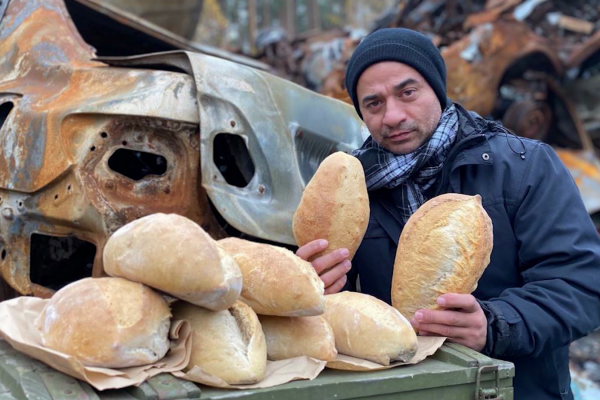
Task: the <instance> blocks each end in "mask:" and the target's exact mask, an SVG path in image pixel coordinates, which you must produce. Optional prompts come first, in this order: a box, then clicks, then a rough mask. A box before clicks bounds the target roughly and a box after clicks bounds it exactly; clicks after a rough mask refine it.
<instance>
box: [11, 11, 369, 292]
mask: <svg viewBox="0 0 600 400" xmlns="http://www.w3.org/2000/svg"><path fill="white" fill-rule="evenodd" d="M1 4H4V5H6V2H3V3H1ZM3 11H4V13H3V15H2V19H1V21H0V140H1V143H2V145H1V146H0V153H1V156H0V214H1V216H0V245H1V248H0V271H1V273H2V274H1V275H2V277H3V278H4V280H6V282H8V284H9V285H10V286H11V287H13V288H14V289H15V290H16V291H17V292H18V293H21V294H34V295H37V296H42V297H46V296H49V295H51V294H52V293H53V290H56V289H58V288H60V287H62V286H64V285H65V284H67V283H69V282H71V281H74V280H76V279H80V278H83V277H86V276H95V277H98V276H102V275H103V273H104V272H103V269H102V250H103V247H104V244H105V242H106V240H107V239H108V237H109V236H110V235H111V234H112V233H113V232H114V231H115V230H116V229H118V228H119V227H120V226H122V225H123V224H126V223H128V222H130V221H132V220H134V219H136V218H139V217H141V216H144V215H148V214H151V213H156V212H164V213H178V214H182V215H185V216H187V217H189V218H191V219H193V220H194V221H196V222H197V223H199V224H200V225H201V226H202V227H203V228H204V229H205V230H206V231H208V232H209V233H210V234H211V235H212V236H213V237H215V238H219V237H222V236H225V235H228V234H231V233H232V232H235V233H236V234H238V235H240V236H242V235H246V236H250V237H253V238H257V239H261V240H265V241H272V242H277V243H281V244H289V245H293V244H294V239H293V236H292V232H291V219H292V215H293V212H294V210H295V208H296V206H297V204H298V202H299V200H300V196H301V193H302V190H303V187H304V185H305V184H306V183H307V182H308V180H309V179H310V177H311V176H312V174H313V173H314V171H315V170H316V167H317V166H318V164H319V163H320V161H321V160H322V159H323V158H324V157H326V156H327V155H328V154H329V153H330V152H332V151H336V150H347V149H350V148H354V147H357V146H358V145H360V143H361V140H362V138H361V129H362V123H361V122H360V120H358V118H357V117H356V116H355V114H354V113H353V110H352V108H351V107H350V106H347V105H345V104H343V103H341V102H338V101H335V100H333V99H330V98H327V97H324V96H321V95H318V94H316V93H313V92H310V91H308V90H306V89H303V88H301V87H299V86H297V85H294V84H292V83H290V82H288V81H285V80H283V79H280V78H277V77H275V76H272V75H270V74H268V73H266V72H264V71H261V70H259V69H257V68H253V67H250V66H248V65H242V64H240V63H237V62H233V61H230V60H226V59H223V58H217V57H212V56H208V55H205V54H200V53H194V52H184V51H178V52H170V53H157V54H152V55H148V56H137V57H129V58H123V57H121V58H104V59H98V58H96V55H95V52H94V49H93V48H91V47H90V46H89V45H88V44H86V43H85V42H84V40H83V39H82V38H81V37H80V35H79V33H78V32H77V30H76V28H75V26H74V25H73V23H72V21H71V19H70V16H69V14H68V12H67V9H66V8H65V4H64V3H63V2H62V1H61V0H11V1H9V2H8V5H7V7H6V8H5V10H3Z"/></svg>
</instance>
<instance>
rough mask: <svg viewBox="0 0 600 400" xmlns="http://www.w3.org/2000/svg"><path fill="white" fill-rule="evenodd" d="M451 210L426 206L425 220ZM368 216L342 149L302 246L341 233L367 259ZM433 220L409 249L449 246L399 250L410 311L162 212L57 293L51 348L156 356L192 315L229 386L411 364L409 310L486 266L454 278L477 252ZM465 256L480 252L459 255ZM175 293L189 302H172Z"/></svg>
mask: <svg viewBox="0 0 600 400" xmlns="http://www.w3.org/2000/svg"><path fill="white" fill-rule="evenodd" d="M476 201H477V198H475V203H473V201H472V199H471V198H468V199H466V200H465V199H462V200H460V201H458V200H457V201H455V202H454V203H456V204H459V203H460V204H463V205H462V206H461V205H460V204H459V205H458V209H460V210H459V211H460V212H459V213H458V214H460V213H463V214H464V215H466V216H467V217H468V218H471V217H472V216H473V215H474V214H473V212H479V211H478V209H477V204H476ZM467 203H468V204H467ZM471 203H473V204H474V206H472V205H471ZM464 204H467V205H468V206H467V207H465V206H464ZM446 208H448V207H446ZM451 208H452V207H450V208H448V209H449V210H450V211H448V212H446V214H447V215H448V216H449V217H448V218H449V219H450V220H452V218H454V221H450V222H451V223H454V224H456V223H457V221H458V223H459V224H460V223H461V221H462V220H461V218H463V217H461V215H463V214H460V215H458V214H457V213H456V212H454V211H452V210H451ZM479 208H481V205H480V203H479ZM455 209H456V207H455ZM465 213H466V214H465ZM469 213H471V214H469ZM446 214H444V215H446ZM415 215H416V214H415ZM431 215H434V216H433V217H432V216H431ZM440 215H441V214H440ZM457 215H458V217H457ZM469 215H471V217H469ZM477 215H480V213H479V214H477ZM438 217H439V215H437V216H435V213H434V214H430V213H426V215H425V217H423V218H421V221H429V220H430V219H432V218H433V220H436V218H438ZM486 217H487V216H486ZM428 218H429V219H428ZM465 218H466V217H465ZM368 219H369V208H368V198H367V192H366V185H365V179H364V173H363V172H362V167H361V166H360V163H359V162H358V161H357V160H356V159H354V158H353V157H350V156H347V155H345V154H343V153H335V154H334V155H332V156H330V157H328V158H327V159H326V160H325V161H324V162H323V163H322V164H321V166H320V167H319V170H318V171H317V173H316V174H315V177H314V178H313V179H312V180H311V182H310V183H309V185H308V186H307V188H306V190H305V192H304V195H303V197H302V201H301V203H300V206H299V208H298V211H297V212H296V215H295V216H294V226H293V230H294V234H295V236H296V239H297V241H298V244H299V245H302V244H304V243H306V242H307V241H310V240H313V239H327V240H328V241H329V244H330V245H329V248H328V250H327V251H332V250H335V249H337V248H342V247H345V248H348V249H349V250H350V251H351V254H353V253H354V252H355V251H356V249H357V248H358V246H359V245H360V242H361V240H362V238H363V235H364V233H365V230H366V226H367V223H368ZM475 219H481V218H479V217H476V218H475ZM488 219H489V218H488ZM462 222H464V221H462ZM426 223H429V224H433V222H431V221H429V222H426ZM421 225H423V223H419V222H418V221H417V222H415V223H414V226H413V227H412V228H411V229H410V230H409V226H408V225H407V227H406V229H405V230H409V231H410V232H411V234H410V238H413V239H410V238H407V239H406V240H405V242H406V243H407V244H406V246H412V245H413V244H411V242H410V240H413V241H417V242H418V241H420V240H430V239H431V238H434V239H436V240H438V239H439V240H441V241H442V242H441V243H430V244H429V245H427V244H423V243H420V244H418V243H417V244H415V251H414V252H413V253H414V254H413V255H412V256H411V255H410V254H411V250H410V249H408V248H406V249H403V254H404V256H403V257H400V258H398V259H397V261H396V264H397V265H396V267H397V268H399V269H398V270H397V271H396V270H395V272H394V274H395V276H394V288H393V292H394V291H395V293H396V295H395V296H393V297H394V299H395V300H398V299H400V300H399V301H400V302H401V303H402V302H406V307H405V308H404V310H405V311H403V312H401V311H402V310H403V308H402V307H397V308H394V307H392V306H390V305H388V304H386V303H384V302H382V301H380V300H378V299H376V298H374V297H371V296H368V295H366V294H361V293H351V292H342V293H337V294H331V295H327V296H325V295H324V285H323V282H322V281H321V279H320V277H319V276H318V275H317V273H316V272H315V270H314V268H313V267H312V265H311V263H310V262H308V261H304V260H302V259H301V258H299V257H298V256H296V255H295V254H294V253H292V252H291V251H289V250H287V249H285V248H282V247H277V246H272V245H269V244H264V243H256V242H251V241H247V240H243V239H237V238H227V239H222V240H219V241H215V240H214V239H212V238H211V237H210V236H209V235H208V234H207V233H206V232H205V231H204V230H203V229H202V228H201V227H200V226H199V225H197V224H196V223H194V222H193V221H191V220H189V219H187V218H185V217H183V216H180V215H176V214H153V215H149V216H146V217H143V218H140V219H138V220H135V221H133V222H131V223H129V224H127V225H125V226H123V227H122V228H120V229H119V230H117V231H116V232H115V233H114V234H113V235H112V236H111V237H110V239H109V240H108V242H107V243H106V245H105V247H104V252H103V262H104V269H105V271H106V273H107V274H108V275H110V277H107V278H94V279H92V278H89V279H83V280H81V281H77V282H74V283H72V284H70V285H68V286H65V287H64V288H63V289H61V290H59V291H58V292H57V293H56V294H55V295H54V296H53V297H52V298H51V299H50V300H49V301H48V303H47V305H46V307H45V309H44V312H43V313H42V315H40V317H39V318H38V321H37V325H38V328H39V330H40V333H41V338H42V343H43V345H44V346H46V347H48V348H50V349H53V350H57V351H60V352H63V353H66V354H69V355H72V356H74V357H76V358H78V359H79V360H81V361H82V363H83V364H85V365H88V366H99V367H111V368H124V367H130V366H137V365H145V364H150V363H153V362H155V361H157V360H159V359H161V358H162V357H164V356H165V354H166V352H167V351H168V349H169V339H168V332H169V327H170V322H171V318H172V319H173V320H187V321H189V322H190V323H191V327H192V331H193V338H192V354H191V358H190V362H189V364H188V366H187V367H186V369H185V370H190V369H192V368H193V367H194V366H198V367H200V368H201V369H202V371H203V372H205V373H208V374H211V375H214V376H216V377H218V378H221V379H222V380H223V381H225V382H227V383H228V384H249V383H255V382H258V381H260V380H262V379H263V377H264V374H265V369H266V363H267V359H269V360H281V359H287V358H292V357H297V356H308V357H313V358H316V359H319V360H324V361H331V360H333V359H334V358H335V357H336V356H337V354H338V352H339V353H341V354H346V355H350V356H353V357H358V358H362V359H367V360H370V361H373V362H377V363H380V364H383V365H388V364H390V362H392V361H394V360H401V361H408V360H410V358H412V357H413V356H414V355H415V353H416V352H417V337H416V334H415V331H414V330H413V329H412V327H411V325H410V323H409V322H408V320H407V318H405V316H406V317H409V318H410V317H411V316H412V315H410V312H414V310H416V309H415V307H427V306H431V305H430V303H431V300H432V298H433V295H432V293H433V292H435V293H438V292H439V291H440V290H442V291H443V290H445V287H447V282H452V283H453V284H455V285H454V287H453V290H454V289H456V287H457V285H456V283H457V282H459V281H460V282H459V283H461V284H462V285H463V286H468V290H471V289H472V288H473V286H474V285H475V283H476V281H477V279H478V276H475V275H477V274H473V273H472V272H473V271H474V269H473V268H471V269H469V271H470V272H471V273H470V274H469V276H463V275H464V274H463V273H462V272H461V273H460V274H458V275H457V274H454V275H453V272H454V271H453V270H452V268H454V267H453V266H452V265H450V264H451V263H452V262H453V261H452V260H454V261H455V264H456V260H457V259H458V258H460V257H463V258H465V257H466V258H469V257H471V256H470V255H469V254H463V253H461V249H454V248H453V247H452V246H454V244H455V242H456V240H453V239H452V237H450V239H448V237H447V235H452V234H453V232H451V231H450V230H448V229H446V228H444V229H446V230H444V229H442V230H441V231H440V232H439V234H438V235H437V236H430V237H429V239H427V238H425V239H423V237H422V236H419V235H420V233H419V232H422V231H423V229H421V228H420V226H421ZM415 232H416V233H415ZM490 234H491V233H490ZM403 235H404V234H403ZM445 235H446V236H445ZM403 237H404V236H403ZM403 240H404V239H403ZM444 240H446V242H444ZM401 242H402V240H401ZM480 242H481V241H479V242H471V243H466V242H465V243H464V244H465V245H466V246H470V247H473V246H477V245H478V243H480ZM401 244H402V243H401ZM427 246H429V250H427V249H426V247H427ZM444 246H446V247H444ZM438 247H439V249H438V250H437V251H438V252H440V251H441V252H444V251H445V250H444V248H446V249H450V250H451V251H454V253H448V254H447V257H446V258H443V257H442V256H440V257H442V258H443V259H439V260H438V259H435V257H437V256H434V257H433V261H431V260H427V259H426V258H427V254H426V253H427V251H432V252H435V251H436V248H438ZM436 254H437V253H436ZM457 257H458V258H457ZM469 259H470V258H469ZM461 260H463V259H461ZM488 261H489V254H488ZM436 262H437V263H438V265H437V267H436V266H435V265H434V264H435V263H436ZM465 262H466V263H468V262H470V261H464V260H463V261H460V260H459V261H458V263H463V264H464V263H465ZM475 262H480V263H485V260H483V261H482V260H475ZM485 264H486V265H487V263H485ZM440 265H441V267H440ZM484 267H485V266H484ZM436 268H437V269H436ZM421 269H422V270H423V271H425V272H424V274H423V275H420V274H421V272H420V270H421ZM455 270H456V268H455ZM436 271H437V275H435V276H434V274H433V273H434V272H436ZM463 272H464V271H463ZM481 272H483V270H482V269H481ZM396 275H397V276H398V278H397V276H396ZM459 275H460V276H459ZM429 279H435V280H436V281H435V282H436V283H435V284H433V282H430V281H428V280H429ZM403 281H404V282H406V285H405V286H403ZM462 290H466V289H462ZM162 294H168V295H169V296H172V297H174V298H176V299H178V300H177V301H176V302H175V303H173V304H171V305H169V304H168V303H167V301H166V300H165V298H164V297H163V296H162ZM433 304H435V298H433ZM399 310H400V311H399ZM403 314H404V315H405V316H403Z"/></svg>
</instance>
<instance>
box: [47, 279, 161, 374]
mask: <svg viewBox="0 0 600 400" xmlns="http://www.w3.org/2000/svg"><path fill="white" fill-rule="evenodd" d="M170 317H171V312H170V311H169V306H168V305H167V302H166V301H165V300H164V299H163V298H162V296H160V295H159V294H158V293H156V292H154V291H153V290H152V289H150V288H149V287H146V286H144V285H142V284H140V283H135V282H130V281H128V280H125V279H121V278H86V279H82V280H79V281H76V282H73V283H71V284H69V285H67V286H65V287H64V288H62V289H60V290H59V291H58V292H56V293H55V294H54V296H52V298H51V299H50V300H49V301H48V303H47V304H46V306H45V308H44V311H43V312H42V314H41V315H40V316H39V317H38V319H37V321H36V325H37V327H38V329H39V330H40V334H41V339H42V344H43V345H44V346H45V347H47V348H49V349H52V350H56V351H59V352H61V353H65V354H68V355H71V356H73V357H75V358H77V359H78V360H79V361H81V362H82V363H83V364H84V365H87V366H91V367H107V368H125V367H134V366H139V365H146V364H151V363H153V362H155V361H158V360H160V359H161V358H163V357H164V356H165V354H166V353H167V350H168V349H169V339H168V334H169V327H170V325H171V321H170Z"/></svg>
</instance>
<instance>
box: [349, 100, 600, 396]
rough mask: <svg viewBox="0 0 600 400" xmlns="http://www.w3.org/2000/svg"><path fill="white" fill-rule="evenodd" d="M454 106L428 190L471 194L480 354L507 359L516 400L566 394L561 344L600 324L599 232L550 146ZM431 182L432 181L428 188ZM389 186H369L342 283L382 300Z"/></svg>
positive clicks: (392, 218)
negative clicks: (484, 225)
mask: <svg viewBox="0 0 600 400" xmlns="http://www.w3.org/2000/svg"><path fill="white" fill-rule="evenodd" d="M457 109H458V110H459V129H460V132H459V139H458V141H457V143H456V144H455V145H454V147H453V148H452V150H451V152H450V155H449V156H448V159H447V161H446V163H445V165H444V170H443V173H442V175H441V177H438V180H437V183H438V185H437V186H436V187H435V188H434V189H433V191H432V192H431V193H428V197H429V198H430V197H433V196H435V195H439V194H442V193H463V194H467V195H475V194H479V195H481V197H482V203H483V207H484V208H485V210H486V211H487V213H488V214H489V216H490V218H491V219H492V223H493V233H494V248H493V251H492V256H491V262H490V264H489V266H488V267H487V269H486V270H485V272H484V274H483V276H482V277H481V279H480V281H479V284H478V287H477V290H476V291H475V292H474V293H473V295H474V296H475V297H476V298H477V299H478V300H479V301H480V304H481V305H482V308H483V309H484V312H485V313H486V316H487V318H488V335H487V344H486V347H485V348H484V349H483V350H482V352H483V353H484V354H486V355H489V356H491V357H495V358H499V359H503V360H507V361H510V362H513V363H514V364H515V370H516V376H515V379H514V387H515V398H516V399H536V400H542V399H561V398H562V399H571V398H573V397H572V394H571V392H570V376H569V366H568V358H569V353H568V344H569V343H570V342H572V341H573V340H575V339H577V338H580V337H582V336H584V335H586V334H587V333H589V332H590V331H592V330H593V329H594V328H596V327H598V326H600V239H599V237H598V233H597V232H596V229H595V228H594V225H593V223H592V221H591V219H590V217H589V216H588V214H587V212H586V210H585V207H584V205H583V202H582V200H581V197H580V195H579V192H578V190H577V187H576V185H575V183H574V181H573V179H572V178H571V176H570V174H569V172H568V171H567V169H566V168H565V167H564V165H563V164H562V162H561V161H560V159H559V158H558V157H557V155H556V153H555V152H554V150H552V148H551V147H550V146H548V145H546V144H544V143H541V142H538V141H534V140H528V139H524V138H517V137H516V136H514V135H511V134H510V133H508V132H507V131H506V130H505V129H504V128H503V127H502V126H500V125H499V124H497V123H493V122H490V121H487V120H484V119H483V118H481V117H479V116H477V115H476V114H473V113H468V112H467V111H465V110H464V109H463V108H462V107H460V106H458V105H457ZM434 186H435V185H434ZM395 195H396V196H397V192H395V191H394V190H393V189H392V190H389V189H382V190H378V191H374V192H372V193H370V206H371V216H370V220H369V225H368V228H367V232H366V234H365V236H364V239H363V242H362V244H361V246H360V248H359V249H358V251H357V253H356V255H355V257H354V259H353V261H352V263H353V267H352V269H351V271H350V272H349V274H348V278H349V279H348V285H347V288H346V289H349V290H354V289H356V281H357V278H358V280H359V282H360V290H361V291H362V292H363V293H368V294H371V295H373V296H375V297H378V298H380V299H382V300H384V301H386V302H388V303H390V288H391V279H392V271H393V264H394V258H395V254H396V249H397V244H398V239H399V237H400V233H401V232H402V228H403V224H402V222H401V218H400V217H399V215H398V212H396V209H397V207H396V205H395V204H396V202H395V201H394V196H395Z"/></svg>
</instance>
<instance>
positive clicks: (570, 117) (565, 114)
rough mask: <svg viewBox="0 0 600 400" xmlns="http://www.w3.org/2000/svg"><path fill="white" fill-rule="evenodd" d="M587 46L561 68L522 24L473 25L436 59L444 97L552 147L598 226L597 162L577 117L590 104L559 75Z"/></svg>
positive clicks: (578, 60)
mask: <svg viewBox="0 0 600 400" xmlns="http://www.w3.org/2000/svg"><path fill="white" fill-rule="evenodd" d="M598 42H599V44H600V41H598ZM590 44H591V43H590ZM590 44H587V47H586V48H585V49H580V50H578V51H577V52H576V53H574V55H575V56H574V57H572V58H571V61H570V63H569V62H567V63H565V62H562V61H561V60H560V59H559V58H558V56H557V54H556V51H555V50H553V48H552V47H551V45H550V43H549V42H548V41H546V40H545V39H544V38H542V37H540V36H538V35H536V34H535V33H534V32H532V31H531V30H530V29H529V28H527V27H526V26H525V24H523V23H520V22H517V21H511V20H504V19H498V20H496V21H494V22H489V23H485V24H482V25H479V26H477V27H475V28H474V29H473V30H472V31H471V33H470V34H469V35H467V36H465V37H463V38H462V39H460V40H459V41H457V42H455V43H453V44H452V45H451V46H449V47H447V48H446V49H444V50H443V51H442V55H443V57H444V59H445V61H446V66H447V70H448V85H447V92H448V96H449V97H450V98H452V99H454V100H455V101H457V102H459V103H461V104H463V105H464V106H465V107H466V108H467V109H471V110H473V111H475V112H477V113H479V114H481V115H482V116H485V117H490V118H494V119H498V120H501V121H502V122H503V124H504V125H505V126H507V127H508V128H510V129H511V130H513V131H514V132H516V133H517V134H519V135H521V136H524V137H529V138H533V139H538V140H543V141H545V142H547V143H549V144H550V145H552V146H553V147H554V148H555V149H556V150H557V153H558V155H559V157H560V158H561V160H562V161H563V163H564V164H565V165H566V167H567V168H568V169H569V171H570V172H571V175H572V176H573V178H574V179H575V181H576V183H577V185H578V187H579V190H580V192H581V195H582V198H583V201H584V203H585V206H586V209H587V211H588V213H589V214H590V215H591V216H592V218H593V219H594V220H595V222H596V224H597V225H598V226H599V227H600V224H599V222H600V216H599V215H598V213H599V212H600V159H599V158H598V155H597V150H596V148H595V147H594V144H593V141H592V138H591V137H590V132H589V131H588V130H587V129H586V128H589V126H584V124H583V123H582V121H581V118H580V113H581V112H582V109H583V108H584V107H589V105H590V104H597V103H594V102H590V101H589V99H588V100H587V101H586V100H582V99H581V96H577V91H576V90H573V87H574V86H575V87H577V86H580V85H586V83H585V82H584V81H582V80H579V81H576V80H571V81H569V79H568V77H567V76H565V70H567V69H571V68H573V67H574V66H575V65H581V64H582V63H583V61H584V57H582V56H581V55H579V56H577V54H587V52H589V50H586V49H589V46H590ZM575 63H577V64H575ZM587 84H588V85H589V83H587Z"/></svg>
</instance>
